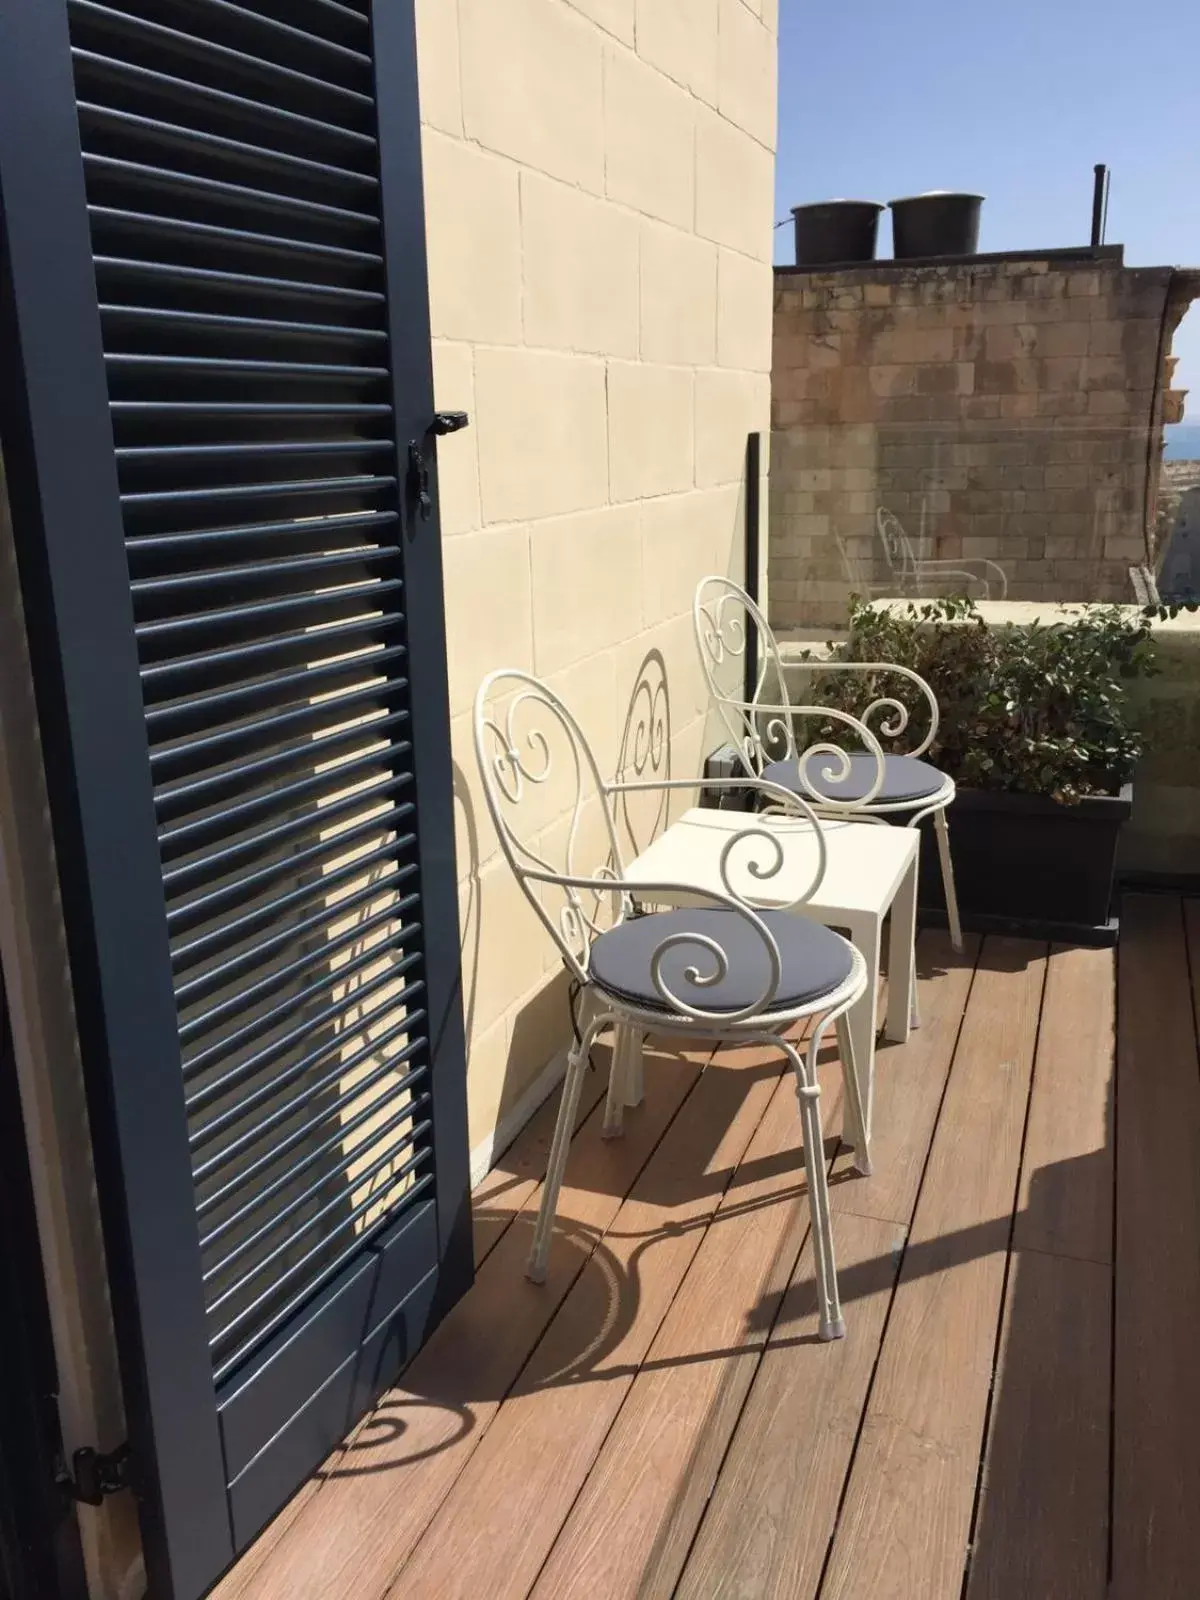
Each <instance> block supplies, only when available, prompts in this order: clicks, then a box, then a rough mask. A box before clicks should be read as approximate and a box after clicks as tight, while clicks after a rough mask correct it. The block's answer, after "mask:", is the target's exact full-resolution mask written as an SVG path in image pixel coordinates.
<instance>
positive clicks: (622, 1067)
mask: <svg viewBox="0 0 1200 1600" xmlns="http://www.w3.org/2000/svg"><path fill="white" fill-rule="evenodd" d="M634 1032H635V1030H634V1029H633V1028H631V1027H630V1026H629V1025H628V1023H624V1022H619V1023H618V1024H617V1025H616V1027H615V1028H614V1029H613V1039H612V1065H611V1066H610V1068H609V1071H608V1095H607V1098H606V1099H605V1101H604V1123H603V1126H602V1127H601V1129H600V1137H601V1138H602V1139H619V1138H621V1136H622V1135H623V1134H624V1132H625V1107H626V1106H627V1105H628V1104H629V1075H630V1057H631V1055H632V1053H633V1051H632V1045H633V1038H634Z"/></svg>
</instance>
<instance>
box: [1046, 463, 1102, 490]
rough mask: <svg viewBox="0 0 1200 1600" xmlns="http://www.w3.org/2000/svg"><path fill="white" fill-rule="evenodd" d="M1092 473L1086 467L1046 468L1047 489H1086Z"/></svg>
mask: <svg viewBox="0 0 1200 1600" xmlns="http://www.w3.org/2000/svg"><path fill="white" fill-rule="evenodd" d="M1090 479H1091V473H1090V471H1089V469H1088V468H1087V467H1085V466H1073V465H1068V466H1055V467H1047V468H1046V488H1047V489H1085V488H1086V487H1087V486H1088V483H1089V481H1090Z"/></svg>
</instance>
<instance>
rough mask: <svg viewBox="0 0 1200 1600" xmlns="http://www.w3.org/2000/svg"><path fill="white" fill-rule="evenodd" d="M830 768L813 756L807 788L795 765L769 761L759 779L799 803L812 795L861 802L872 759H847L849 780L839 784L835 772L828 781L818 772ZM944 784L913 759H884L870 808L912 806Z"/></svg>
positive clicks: (938, 775)
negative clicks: (796, 797)
mask: <svg viewBox="0 0 1200 1600" xmlns="http://www.w3.org/2000/svg"><path fill="white" fill-rule="evenodd" d="M832 765H833V763H832V761H827V762H823V761H822V760H821V758H820V756H814V757H813V759H812V761H811V762H810V763H809V768H808V773H807V784H805V783H802V782H801V781H800V764H799V762H797V761H772V762H771V764H770V765H769V766H768V767H765V768H764V769H763V777H764V779H765V780H766V781H767V782H768V783H777V784H779V785H780V787H781V788H784V789H790V790H791V792H792V793H793V794H798V795H800V796H801V798H803V799H811V798H812V797H813V795H814V794H815V795H826V796H828V798H829V799H831V800H861V799H862V797H863V796H864V795H865V794H867V793H868V792H869V791H870V788H871V785H872V784H873V783H874V782H875V774H876V772H877V771H878V768H877V766H876V764H875V757H874V756H873V755H869V754H867V753H866V752H863V753H861V754H858V755H851V757H850V776H849V777H848V778H846V779H844V780H843V781H842V782H840V783H839V782H838V781H837V773H836V771H835V772H834V773H833V775H832V776H831V777H830V778H824V777H822V774H821V768H822V767H823V766H832ZM945 782H946V780H945V778H944V777H943V775H942V774H941V773H940V772H939V771H938V769H937V768H936V767H931V766H930V765H929V763H928V762H927V761H918V760H917V759H916V758H915V757H914V756H884V758H883V786H882V788H881V789H880V791H879V793H878V794H877V795H876V796H875V798H874V800H873V801H872V802H871V804H872V805H901V804H903V802H904V801H906V800H911V801H912V802H913V804H914V805H915V804H917V803H918V802H919V801H921V800H928V799H929V798H930V797H931V796H932V795H935V794H937V792H938V791H939V789H941V788H942V786H943V785H944V784H945Z"/></svg>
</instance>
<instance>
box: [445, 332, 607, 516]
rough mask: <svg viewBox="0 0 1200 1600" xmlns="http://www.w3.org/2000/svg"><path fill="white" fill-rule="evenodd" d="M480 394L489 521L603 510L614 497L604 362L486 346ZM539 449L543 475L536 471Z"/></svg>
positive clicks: (481, 354) (478, 358)
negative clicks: (533, 464) (599, 507)
mask: <svg viewBox="0 0 1200 1600" xmlns="http://www.w3.org/2000/svg"><path fill="white" fill-rule="evenodd" d="M475 394H476V404H477V407H478V417H477V419H476V429H477V432H478V438H479V476H480V487H481V491H482V500H483V515H484V519H485V521H487V522H512V521H517V520H519V519H522V518H529V517H549V516H556V515H559V514H562V513H565V512H568V511H580V510H584V509H588V508H590V507H592V506H596V505H603V503H604V502H605V500H606V499H607V498H608V454H607V444H606V439H607V417H606V400H605V370H604V363H603V361H598V360H595V359H593V358H591V357H588V356H577V355H558V354H553V353H550V352H547V351H541V350H503V349H489V348H480V349H478V350H477V351H476V353H475ZM534 450H535V451H536V463H537V464H536V470H530V461H531V451H534Z"/></svg>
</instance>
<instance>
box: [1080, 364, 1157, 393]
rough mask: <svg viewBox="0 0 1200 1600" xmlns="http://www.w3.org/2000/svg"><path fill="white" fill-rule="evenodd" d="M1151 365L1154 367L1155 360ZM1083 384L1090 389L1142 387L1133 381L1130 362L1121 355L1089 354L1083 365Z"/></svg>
mask: <svg viewBox="0 0 1200 1600" xmlns="http://www.w3.org/2000/svg"><path fill="white" fill-rule="evenodd" d="M1149 365H1150V366H1151V367H1153V361H1151V362H1150V363H1149ZM1149 381H1150V380H1149V379H1148V380H1147V387H1148V386H1149ZM1082 385H1083V387H1084V388H1085V389H1088V390H1089V391H1090V390H1101V389H1123V390H1124V389H1130V388H1134V387H1140V386H1139V385H1137V384H1136V383H1135V382H1134V381H1133V376H1132V374H1131V373H1130V370H1129V364H1128V363H1127V361H1126V360H1124V359H1123V358H1121V357H1120V356H1089V357H1088V359H1087V361H1086V362H1085V363H1084V365H1083V372H1082Z"/></svg>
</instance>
